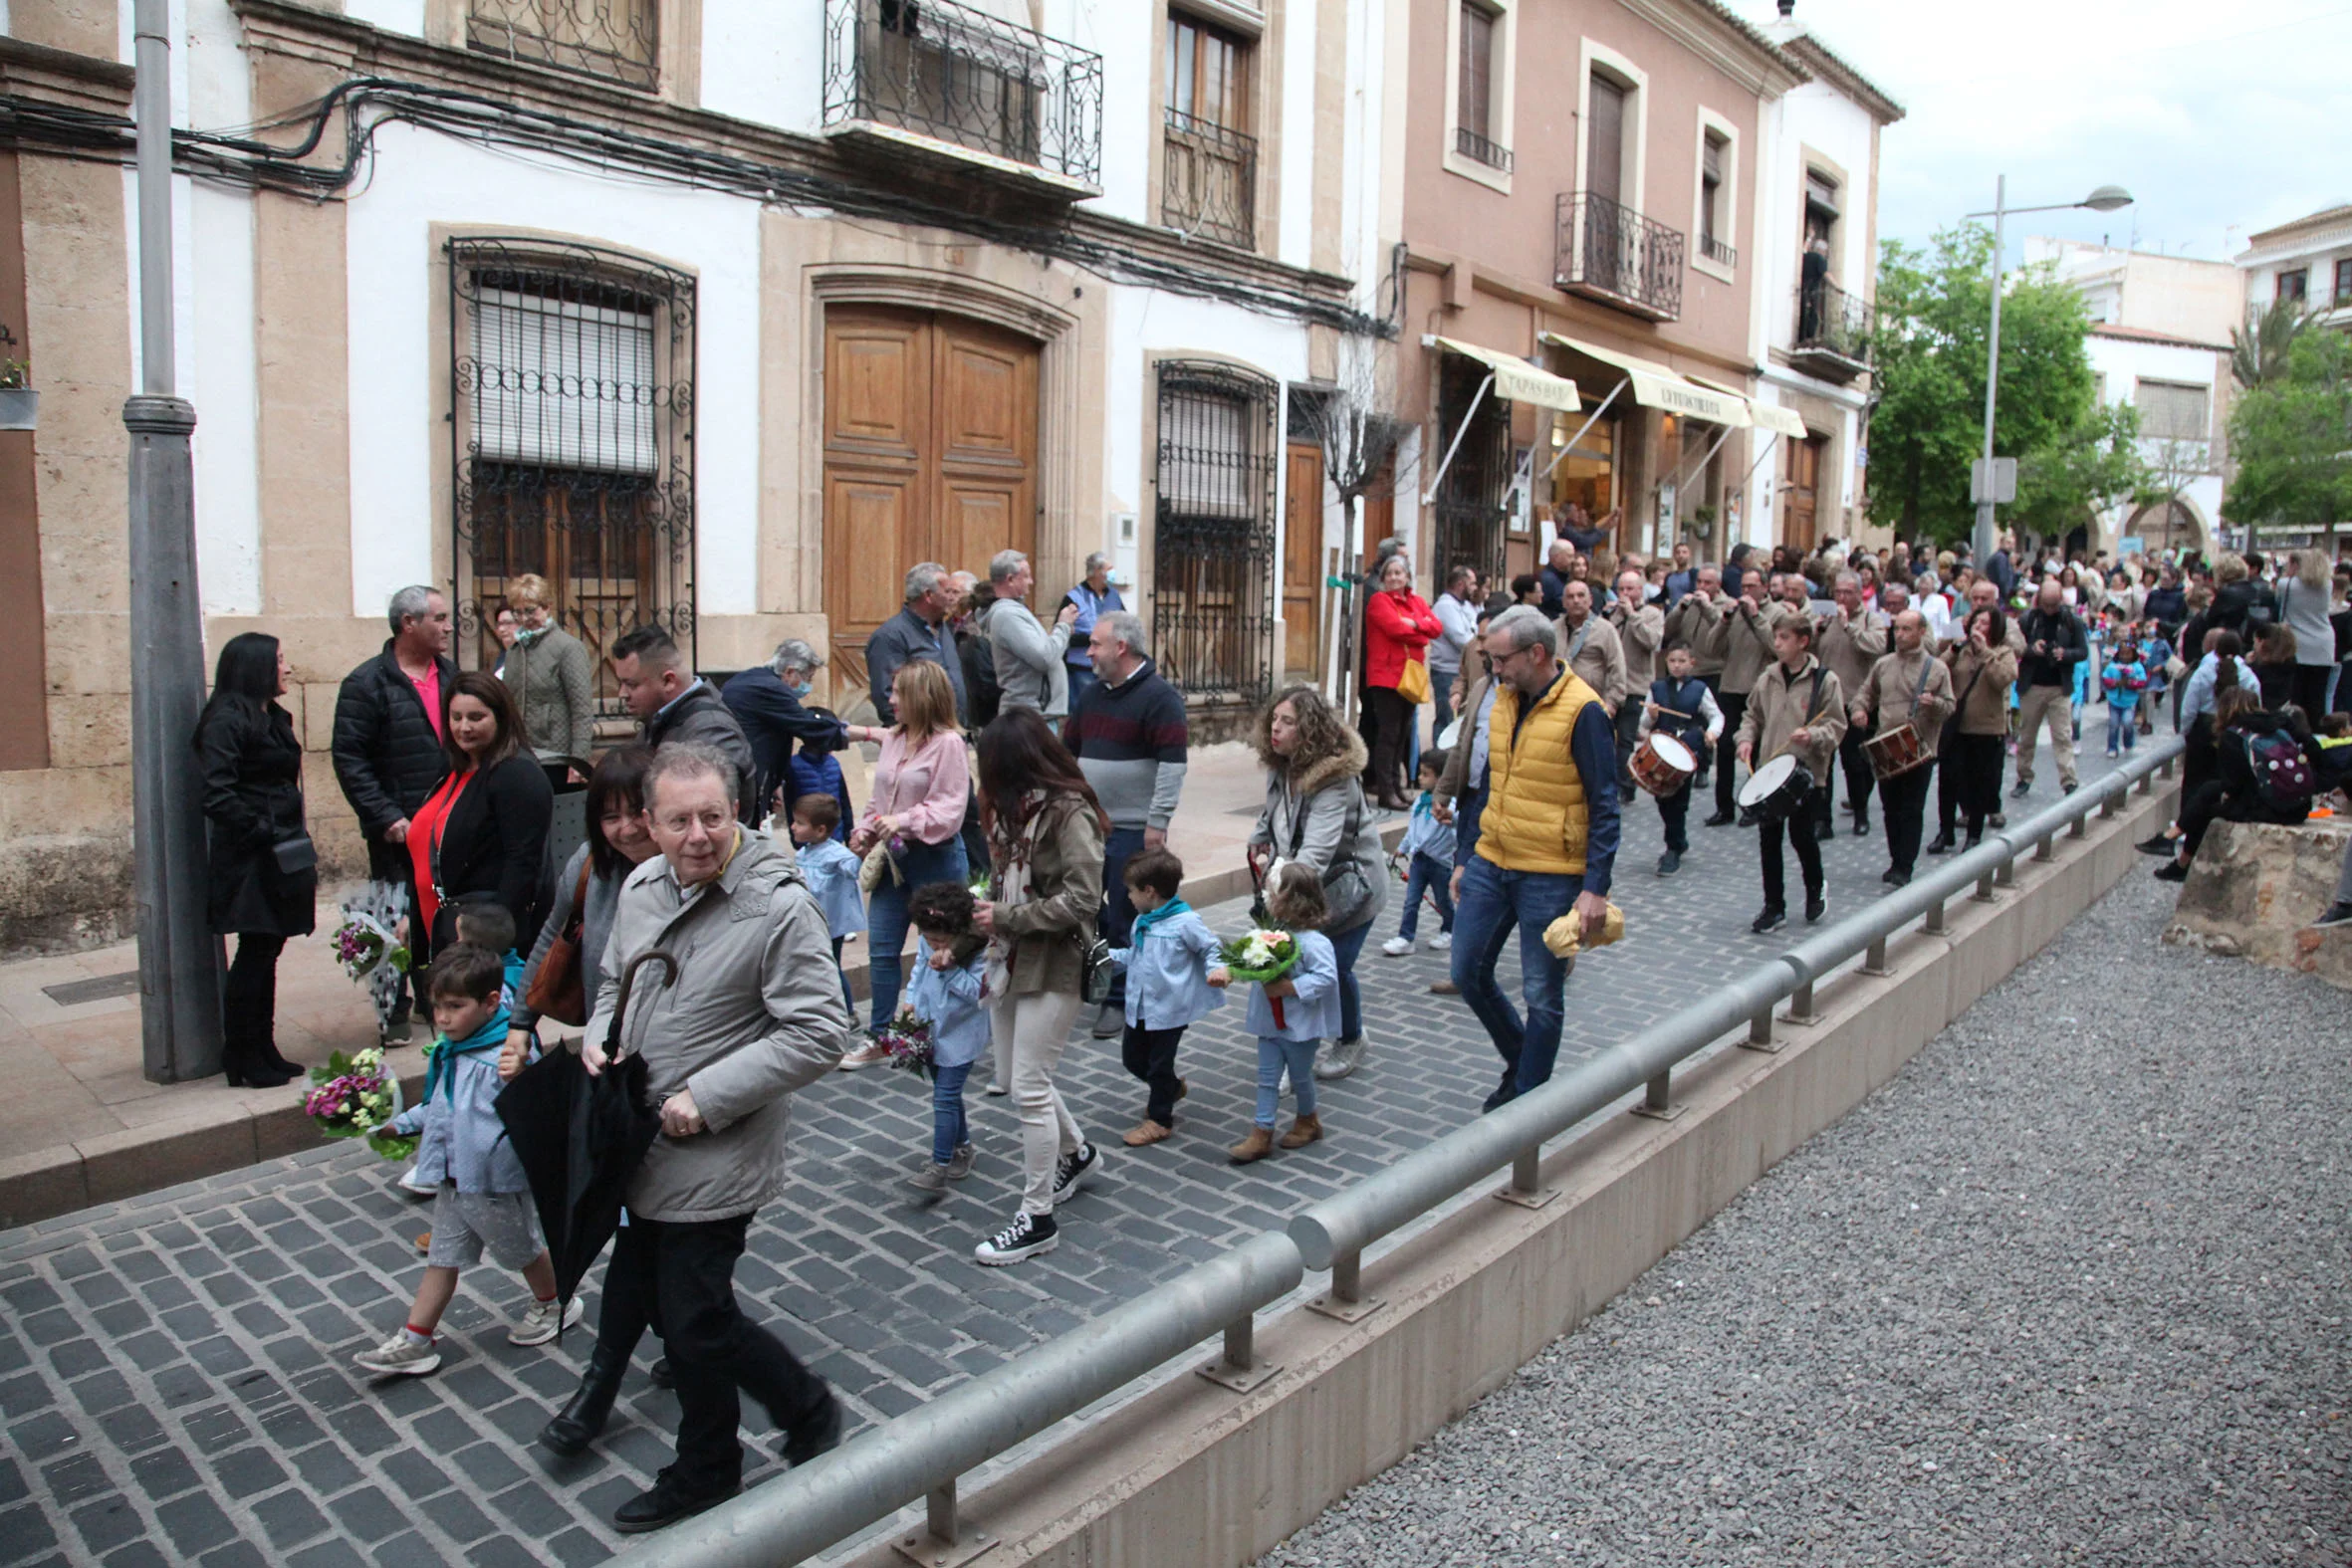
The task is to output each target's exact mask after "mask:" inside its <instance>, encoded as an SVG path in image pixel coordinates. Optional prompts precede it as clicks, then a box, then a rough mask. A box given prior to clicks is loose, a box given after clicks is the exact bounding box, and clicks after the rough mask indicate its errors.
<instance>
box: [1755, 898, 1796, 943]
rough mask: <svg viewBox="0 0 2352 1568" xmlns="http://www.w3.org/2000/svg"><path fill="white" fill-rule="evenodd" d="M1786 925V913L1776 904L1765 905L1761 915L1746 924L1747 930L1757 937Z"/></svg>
mask: <svg viewBox="0 0 2352 1568" xmlns="http://www.w3.org/2000/svg"><path fill="white" fill-rule="evenodd" d="M1786 924H1788V911H1787V910H1785V909H1782V908H1780V907H1779V906H1778V905H1776V904H1766V905H1765V906H1764V913H1763V914H1761V915H1759V916H1757V917H1756V918H1755V919H1754V920H1751V921H1750V922H1748V929H1749V930H1751V931H1753V932H1755V933H1756V934H1757V935H1758V936H1763V935H1764V933H1765V932H1767V931H1776V930H1778V929H1779V928H1780V927H1782V926H1784V925H1786Z"/></svg>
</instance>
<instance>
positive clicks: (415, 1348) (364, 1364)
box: [352, 1329, 441, 1378]
mask: <svg viewBox="0 0 2352 1568" xmlns="http://www.w3.org/2000/svg"><path fill="white" fill-rule="evenodd" d="M440 1364H441V1347H440V1346H439V1345H437V1344H436V1343H434V1342H433V1341H432V1340H429V1339H428V1340H426V1341H425V1342H424V1343H423V1344H421V1345H420V1344H418V1343H417V1342H416V1341H415V1340H413V1339H410V1338H409V1337H408V1331H407V1330H406V1329H401V1330H399V1331H398V1332H396V1333H394V1334H393V1335H392V1337H391V1338H389V1339H387V1340H385V1341H384V1342H383V1343H382V1344H380V1345H378V1346H376V1347H375V1348H374V1349H373V1350H362V1351H360V1352H359V1353H358V1354H357V1355H355V1356H353V1358H352V1365H353V1366H355V1367H357V1368H358V1369H359V1370H360V1371H361V1372H372V1373H374V1374H375V1375H376V1376H377V1377H379V1378H394V1377H408V1378H421V1377H423V1376H424V1375H425V1374H426V1373H428V1372H430V1371H432V1370H433V1369H435V1368H436V1367H438V1366H440Z"/></svg>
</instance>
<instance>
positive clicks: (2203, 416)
mask: <svg viewBox="0 0 2352 1568" xmlns="http://www.w3.org/2000/svg"><path fill="white" fill-rule="evenodd" d="M2212 398H2213V392H2212V389H2211V388H2210V387H2204V386H2198V385H2196V384H2194V383H2188V382H2181V381H2150V380H2146V379H2143V380H2142V381H2141V382H2140V384H2139V386H2138V388H2137V389H2136V390H2135V391H2134V392H2133V394H2132V401H2133V403H2134V404H2135V405H2137V406H2138V408H2139V410H2140V434H2142V435H2144V436H2147V437H2150V438H2151V439H2153V440H2158V441H2204V440H2208V439H2210V438H2211V437H2212V435H2213V422H2212V419H2211V417H2210V415H2209V413H2208V409H2209V408H2210V406H2211V403H2212Z"/></svg>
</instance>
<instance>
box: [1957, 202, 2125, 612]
mask: <svg viewBox="0 0 2352 1568" xmlns="http://www.w3.org/2000/svg"><path fill="white" fill-rule="evenodd" d="M2008 194H2009V177H2008V176H2007V175H2006V174H2002V175H1999V176H1998V177H1997V178H1996V179H1995V181H1994V184H1993V210H1992V211H1991V212H1972V213H1970V214H1968V216H1970V217H1972V218H1991V219H1992V220H1993V336H1991V337H1990V338H1988V339H1987V341H1986V348H1985V484H1984V488H1983V490H1982V491H1981V492H1980V493H1979V494H1980V499H1979V500H1978V502H1977V535H1976V557H1977V569H1978V570H1980V571H1982V570H1983V569H1984V568H1985V562H1987V561H1988V560H1992V559H1993V540H1994V527H1993V507H1994V501H1993V409H1994V402H1995V394H1996V393H1997V392H1998V391H1999V386H2000V247H2001V225H2002V223H2003V221H2004V220H2005V219H2006V218H2007V217H2008V215H2009V214H2010V213H2012V212H2073V211H2077V210H2079V209H2083V208H2088V209H2089V210H2090V211H2092V212H2113V211H2115V209H2116V208H2118V207H2128V206H2130V205H2131V204H2132V193H2131V192H2130V191H2128V190H2125V189H2124V188H2123V187H2122V186H2121V185H2101V186H2099V187H2098V188H2097V189H2095V190H2093V191H2092V192H2091V193H2090V194H2089V195H2087V196H2085V197H2083V198H2082V200H2080V201H2059V202H2052V203H2050V204H2049V205H2048V206H2044V207H2012V206H2010V205H2009V204H2008Z"/></svg>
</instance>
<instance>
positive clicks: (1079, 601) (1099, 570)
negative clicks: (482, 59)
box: [990, 550, 1127, 718]
mask: <svg viewBox="0 0 2352 1568" xmlns="http://www.w3.org/2000/svg"><path fill="white" fill-rule="evenodd" d="M1061 602H1062V603H1064V604H1066V605H1068V606H1070V607H1071V608H1072V609H1074V610H1076V611H1077V613H1076V614H1075V615H1073V616H1071V617H1070V622H1069V646H1068V648H1067V649H1065V650H1064V651H1063V653H1062V656H1061V662H1062V663H1063V664H1065V665H1067V666H1068V667H1069V668H1068V671H1067V675H1068V680H1069V711H1070V712H1071V713H1073V714H1074V713H1076V712H1077V711H1078V701H1079V699H1080V698H1082V697H1084V696H1085V694H1086V689H1087V688H1088V687H1090V686H1092V685H1093V684H1094V683H1095V682H1096V681H1097V680H1099V679H1101V677H1100V676H1099V675H1098V674H1096V673H1095V666H1094V659H1093V655H1092V653H1091V652H1090V651H1089V648H1088V644H1089V643H1090V641H1091V640H1092V638H1093V635H1094V626H1095V623H1096V622H1097V621H1099V620H1101V618H1102V617H1103V616H1105V615H1109V614H1112V613H1114V612H1117V611H1120V610H1124V609H1125V608H1126V607H1127V601H1126V600H1125V599H1123V598H1120V597H1119V590H1118V589H1117V588H1115V587H1113V586H1112V585H1111V580H1110V557H1108V556H1106V555H1104V554H1103V553H1102V552H1101V551H1099V550H1098V551H1096V552H1094V554H1093V555H1091V556H1088V557H1087V558H1086V575H1085V579H1084V580H1083V581H1081V582H1080V583H1079V584H1078V585H1077V586H1076V587H1074V588H1071V589H1070V590H1069V591H1068V592H1067V593H1064V594H1063V595H1061ZM1057 618H1058V612H1057ZM990 717H991V718H994V717H995V715H993V714H991V715H990Z"/></svg>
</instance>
